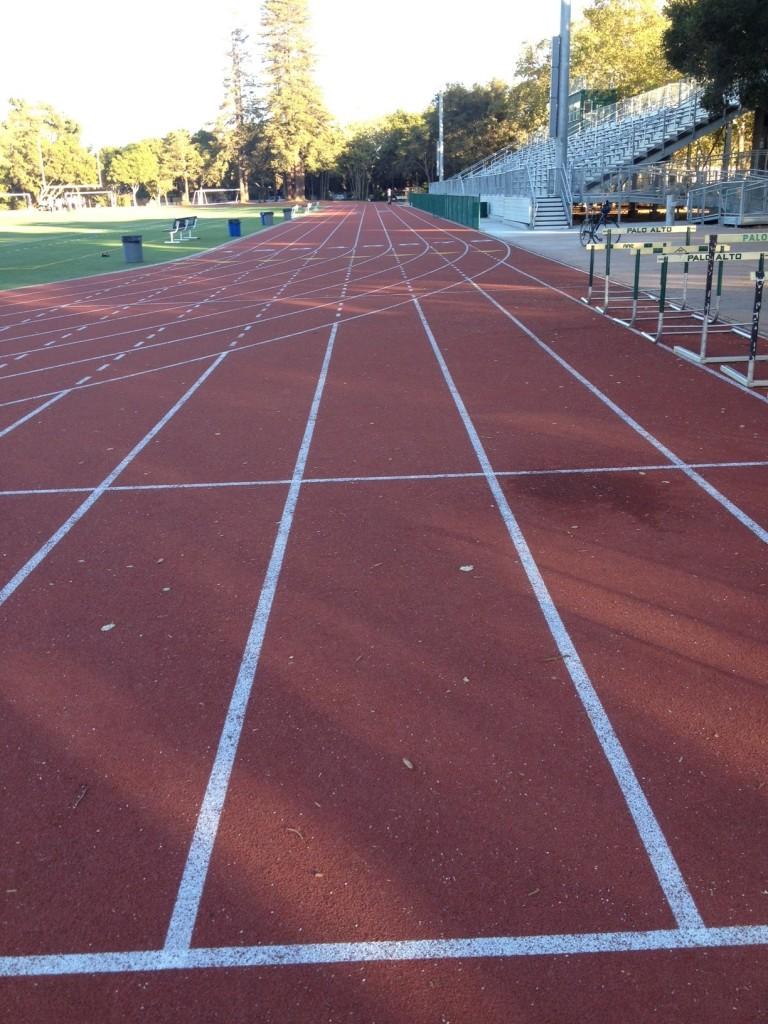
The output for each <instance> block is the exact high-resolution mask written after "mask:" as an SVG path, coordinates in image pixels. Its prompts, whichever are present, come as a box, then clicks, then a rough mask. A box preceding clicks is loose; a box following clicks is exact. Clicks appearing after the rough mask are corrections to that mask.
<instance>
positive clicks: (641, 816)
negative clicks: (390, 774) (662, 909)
mask: <svg viewBox="0 0 768 1024" xmlns="http://www.w3.org/2000/svg"><path fill="white" fill-rule="evenodd" d="M412 301H413V304H414V306H415V308H416V311H417V313H418V315H419V319H420V320H421V324H422V327H423V328H424V333H425V334H426V336H427V339H428V340H429V344H430V346H431V348H432V352H433V353H434V356H435V359H436V360H437V363H438V365H439V367H440V371H441V373H442V375H443V379H444V380H445V383H446V386H447V387H448V390H449V392H450V394H451V397H452V398H453V401H454V404H455V406H456V409H457V411H458V413H459V416H460V417H461V420H462V423H463V424H464V429H465V430H466V432H467V436H468V437H469V440H470V443H471V445H472V447H473V449H474V451H475V455H476V456H477V460H478V462H479V463H480V466H481V467H482V469H483V473H484V475H485V478H486V480H487V482H488V487H489V488H490V491H491V493H492V494H493V497H494V500H495V501H496V505H497V507H498V509H499V512H500V514H501V517H502V519H503V520H504V525H505V526H506V528H507V532H508V534H509V538H510V540H511V541H512V543H513V545H514V547H515V550H516V551H517V555H518V558H519V559H520V563H521V565H522V567H523V570H524V571H525V574H526V576H527V577H528V581H529V583H530V585H531V589H532V590H533V593H534V595H535V597H536V600H537V601H538V604H539V607H540V609H541V612H542V615H543V616H544V619H545V621H546V623H547V626H548V627H549V631H550V633H551V634H552V639H553V640H554V641H555V644H556V646H557V650H558V652H559V654H560V656H561V658H562V659H563V664H564V666H565V668H566V670H567V672H568V674H569V675H570V677H571V680H572V681H573V685H574V687H575V689H576V692H577V694H578V695H579V699H580V700H581V703H582V705H583V707H584V710H585V711H586V713H587V715H588V716H589V720H590V722H591V723H592V728H593V729H594V731H595V735H596V736H597V739H598V741H599V743H600V746H601V747H602V749H603V752H604V754H605V756H606V758H607V760H608V763H609V764H610V766H611V768H612V770H613V773H614V775H615V777H616V781H617V782H618V784H619V788H620V789H621V792H622V794H623V796H624V800H625V801H626V804H627V807H628V808H629V812H630V814H631V815H632V818H633V820H634V822H635V826H636V828H637V830H638V832H639V834H640V838H641V840H642V842H643V845H644V846H645V849H646V852H647V854H648V857H649V858H650V861H651V864H652V865H653V868H654V870H655V872H656V875H657V877H658V879H659V884H660V885H661V888H662V890H663V892H664V895H665V896H666V898H667V902H668V903H669V905H670V908H671V910H672V913H673V914H674V916H675V920H676V921H677V923H678V925H679V926H680V927H693V928H698V927H703V924H704V922H703V921H702V918H701V915H700V914H699V911H698V909H697V907H696V904H695V902H694V899H693V896H692V895H691V893H690V891H689V889H688V886H687V885H686V884H685V880H684V879H683V876H682V873H681V871H680V868H679V867H678V864H677V861H676V860H675V857H674V854H673V853H672V850H671V849H670V847H669V844H668V843H667V840H666V839H665V837H664V833H663V832H662V830H661V826H660V825H659V823H658V821H657V820H656V816H655V814H654V813H653V810H652V808H651V805H650V804H649V803H648V800H647V798H646V796H645V793H644V792H643V789H642V787H641V785H640V782H639V781H638V778H637V776H636V775H635V772H634V769H633V768H632V765H631V764H630V762H629V758H628V757H627V755H626V753H625V752H624V748H623V747H622V745H621V742H620V741H619V738H618V736H617V735H616V733H615V731H614V728H613V726H612V725H611V722H610V719H609V718H608V715H607V713H606V711H605V708H604V707H603V705H602V702H601V701H600V698H599V697H598V695H597V691H596V690H595V688H594V686H593V685H592V681H591V679H590V678H589V676H588V674H587V670H586V669H585V668H584V665H583V664H582V661H581V658H580V656H579V653H578V651H577V650H576V647H575V645H574V643H573V641H572V640H571V637H570V634H569V633H568V630H567V629H566V627H565V623H564V622H563V620H562V619H561V617H560V613H559V611H558V610H557V607H556V605H555V602H554V601H553V600H552V596H551V594H550V593H549V590H548V588H547V585H546V583H545V582H544V577H543V576H542V575H541V572H540V570H539V567H538V565H537V564H536V562H535V560H534V558H533V555H532V554H531V550H530V548H529V547H528V543H527V541H526V539H525V537H524V536H523V532H522V530H521V529H520V526H519V524H518V522H517V519H516V518H515V516H514V514H513V513H512V509H511V508H510V507H509V504H508V502H507V499H506V497H505V495H504V492H503V490H502V489H501V486H500V485H499V481H498V479H497V478H496V475H495V474H494V471H493V468H492V466H491V462H490V459H489V458H488V455H487V453H486V451H485V448H484V447H483V443H482V441H481V440H480V436H479V435H478V433H477V430H476V429H475V426H474V423H473V422H472V420H471V418H470V416H469V413H468V412H467V408H466V406H465V405H464V401H463V399H462V397H461V395H460V394H459V392H458V389H457V387H456V384H455V383H454V380H453V377H452V376H451V373H450V371H449V369H448V365H447V363H446V362H445V359H444V358H443V354H442V352H441V351H440V347H439V346H438V344H437V341H436V339H435V336H434V334H433V333H432V329H431V327H430V326H429V323H428V322H427V319H426V317H425V316H424V311H423V310H422V308H421V306H420V304H419V300H418V299H417V298H415V297H414V299H413V300H412Z"/></svg>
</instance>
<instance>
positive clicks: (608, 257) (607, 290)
mask: <svg viewBox="0 0 768 1024" xmlns="http://www.w3.org/2000/svg"><path fill="white" fill-rule="evenodd" d="M610 291H611V231H610V228H609V229H608V231H607V232H606V236H605V289H604V292H603V310H602V311H603V313H607V312H608V302H609V301H610V300H609V296H610Z"/></svg>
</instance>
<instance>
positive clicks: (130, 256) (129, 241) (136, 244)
mask: <svg viewBox="0 0 768 1024" xmlns="http://www.w3.org/2000/svg"><path fill="white" fill-rule="evenodd" d="M141 239H142V236H141V235H123V256H124V257H125V262H126V263H143V262H144V250H143V248H142V245H141Z"/></svg>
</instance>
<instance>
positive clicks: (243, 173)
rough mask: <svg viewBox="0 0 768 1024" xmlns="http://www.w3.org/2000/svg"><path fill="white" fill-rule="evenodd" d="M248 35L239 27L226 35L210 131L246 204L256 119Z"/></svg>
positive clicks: (241, 199) (257, 116) (256, 111)
mask: <svg viewBox="0 0 768 1024" xmlns="http://www.w3.org/2000/svg"><path fill="white" fill-rule="evenodd" d="M247 43H248V36H247V35H246V34H245V32H243V30H242V29H240V28H235V29H233V30H232V32H231V34H230V48H229V50H228V51H227V61H228V64H227V77H226V79H225V80H224V102H223V103H222V106H221V110H220V112H219V118H218V120H217V122H216V127H215V129H214V131H215V134H216V136H217V138H218V141H219V148H220V151H221V154H222V155H223V156H224V157H225V158H226V159H227V160H228V161H229V162H230V163H231V164H232V165H233V169H234V173H235V177H236V179H237V187H238V189H239V190H240V201H241V202H243V203H245V202H247V201H248V173H249V170H250V158H249V154H250V150H251V149H252V147H253V143H254V136H255V134H256V129H257V123H258V120H259V110H258V104H257V102H256V94H255V80H254V77H253V75H252V74H251V71H250V53H249V50H248V46H247Z"/></svg>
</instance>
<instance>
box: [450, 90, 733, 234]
mask: <svg viewBox="0 0 768 1024" xmlns="http://www.w3.org/2000/svg"><path fill="white" fill-rule="evenodd" d="M738 110H739V107H738V104H737V103H734V104H733V105H732V107H731V108H730V109H728V110H725V111H723V112H721V113H720V114H718V115H713V114H710V113H709V112H708V111H707V110H706V109H705V108H704V106H703V105H702V102H701V89H700V87H698V86H697V85H696V84H694V83H692V82H683V81H681V82H674V83H672V84H671V85H666V86H663V87H662V88H660V89H654V90H652V91H650V92H646V93H642V94H641V95H639V96H634V97H632V98H631V99H627V100H621V101H620V102H618V103H614V104H611V105H610V106H607V107H601V108H598V109H597V110H595V111H593V112H592V113H591V114H590V115H588V116H587V118H585V120H584V121H583V122H582V123H581V124H580V125H579V126H578V128H577V130H576V131H573V132H572V133H571V134H570V135H569V138H568V175H567V180H565V181H560V180H559V176H558V172H557V151H556V142H555V140H554V139H552V138H548V137H547V136H546V135H545V134H541V135H539V136H537V137H534V138H533V139H532V140H531V142H530V143H529V144H528V145H526V146H524V147H522V148H520V149H513V148H511V147H508V148H506V149H503V150H500V151H499V152H498V153H494V154H493V155H491V156H489V157H487V158H486V159H484V160H481V161H479V162H478V163H476V164H473V165H472V166H471V167H468V168H466V169H465V170H464V171H462V172H460V173H459V174H457V175H455V176H454V177H453V178H449V179H447V180H446V181H442V182H433V184H432V185H431V186H430V191H431V192H446V193H449V194H459V195H461V194H464V195H470V194H472V195H478V194H479V195H480V196H481V198H482V199H483V200H487V201H489V202H490V206H491V213H492V215H493V212H494V207H496V208H497V209H498V208H499V200H500V199H501V198H502V197H506V198H508V197H511V196H515V197H525V198H526V199H527V200H528V202H529V211H530V213H529V217H530V220H529V222H530V226H531V227H534V226H545V224H546V226H555V225H556V224H557V223H560V224H562V225H566V224H567V223H569V221H570V212H571V206H572V202H574V201H575V202H584V201H590V200H592V199H597V198H600V197H601V196H603V195H605V194H608V193H615V192H618V191H623V190H625V188H626V186H627V183H628V182H629V181H630V180H631V178H632V176H633V174H634V173H636V172H637V171H638V170H639V169H644V168H648V167H650V166H651V165H654V164H657V163H660V162H661V161H664V160H667V159H668V158H669V156H671V155H672V153H674V152H675V151H676V150H678V149H680V148H682V147H683V146H687V145H689V144H690V143H692V142H695V141H696V139H698V138H700V137H701V136H702V135H705V134H707V133H708V132H711V131H714V130H715V129H717V128H719V127H721V126H722V124H724V123H725V121H726V120H728V119H730V118H731V117H733V116H734V115H735V114H736V113H737V112H738ZM494 200H495V201H494Z"/></svg>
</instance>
